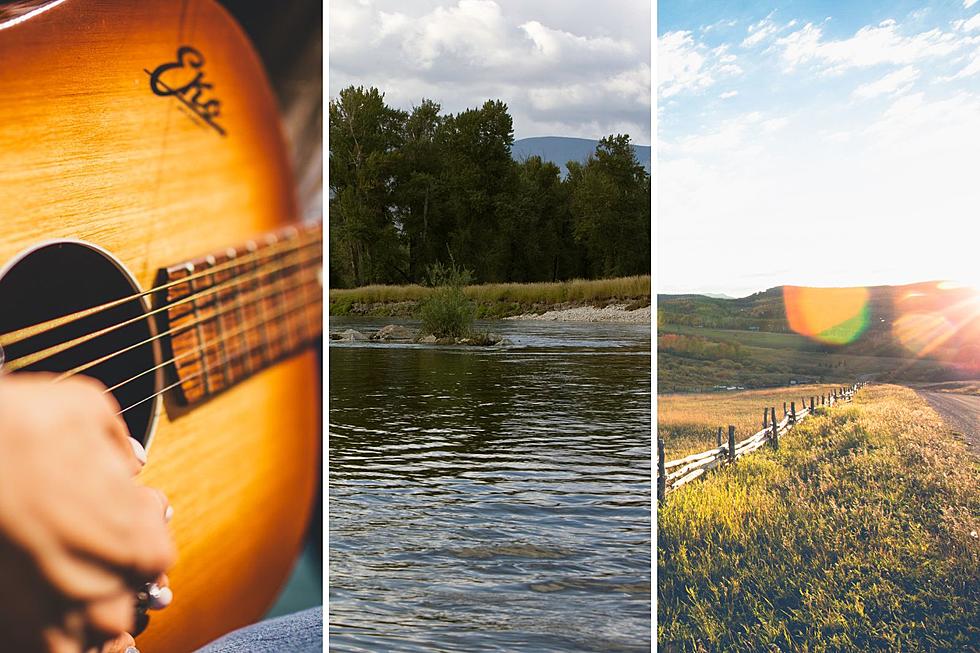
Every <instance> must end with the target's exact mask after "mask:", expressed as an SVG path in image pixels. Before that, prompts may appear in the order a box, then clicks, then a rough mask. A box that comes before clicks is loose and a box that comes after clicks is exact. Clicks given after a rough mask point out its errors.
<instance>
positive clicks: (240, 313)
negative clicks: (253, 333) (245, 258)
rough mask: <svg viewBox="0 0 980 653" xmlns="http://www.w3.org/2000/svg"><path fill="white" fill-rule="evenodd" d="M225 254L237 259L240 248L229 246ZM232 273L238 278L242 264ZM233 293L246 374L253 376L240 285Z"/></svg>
mask: <svg viewBox="0 0 980 653" xmlns="http://www.w3.org/2000/svg"><path fill="white" fill-rule="evenodd" d="M225 256H226V257H227V260H229V261H232V260H237V258H238V250H237V249H235V248H234V247H229V248H228V251H227V252H225ZM230 274H231V277H232V278H236V279H237V278H238V277H239V276H240V274H241V266H240V265H236V266H234V267H233V268H231V272H230ZM232 293H233V297H234V299H233V301H234V303H235V314H236V315H237V317H238V324H239V325H240V326H241V328H240V329H239V331H240V333H239V339H240V340H241V342H242V361H243V364H244V366H245V374H246V375H248V376H251V375H252V374H254V373H255V367H254V365H253V363H252V347H251V344H250V343H249V341H248V329H247V328H245V327H246V326H247V325H248V322H247V321H246V319H245V310H244V309H243V308H242V293H241V288H240V286H238V285H235V286H234V289H233V290H232Z"/></svg>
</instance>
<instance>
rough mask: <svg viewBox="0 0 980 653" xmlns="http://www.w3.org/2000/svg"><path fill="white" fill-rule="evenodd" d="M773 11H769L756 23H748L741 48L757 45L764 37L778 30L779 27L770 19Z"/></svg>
mask: <svg viewBox="0 0 980 653" xmlns="http://www.w3.org/2000/svg"><path fill="white" fill-rule="evenodd" d="M773 13H775V12H770V13H769V15H768V16H766V17H765V18H763V19H762V20H760V21H759V22H758V23H753V24H752V25H749V29H748V32H749V35H748V36H746V37H745V39H744V40H743V41H742V47H743V48H751V47H754V46H756V45H759V44H760V43H762V42H763V41H765V40H766V38H768V37H770V36H772V35H773V34H775V33H776V32H778V31H779V27H777V26H776V23H774V22H773V20H772V15H773Z"/></svg>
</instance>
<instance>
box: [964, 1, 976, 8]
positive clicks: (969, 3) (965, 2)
mask: <svg viewBox="0 0 980 653" xmlns="http://www.w3.org/2000/svg"><path fill="white" fill-rule="evenodd" d="M975 4H977V0H963V8H964V9H969V8H970V7H972V6H973V5H975Z"/></svg>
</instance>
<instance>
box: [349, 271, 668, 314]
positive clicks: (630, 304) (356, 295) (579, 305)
mask: <svg viewBox="0 0 980 653" xmlns="http://www.w3.org/2000/svg"><path fill="white" fill-rule="evenodd" d="M431 292H432V289H431V288H426V287H424V286H418V285H407V286H363V287H361V288H348V289H337V288H334V289H331V290H330V315H334V316H344V315H350V316H361V317H414V316H416V315H417V314H418V309H419V305H420V304H421V302H422V300H424V299H425V298H426V297H427V296H428V295H429V293H431ZM465 292H466V296H467V297H468V298H470V299H471V300H472V301H473V302H474V303H475V304H476V317H477V318H479V319H484V320H492V319H502V318H508V317H517V318H520V319H544V320H561V321H568V320H574V321H587V322H649V321H650V277H649V276H636V277H619V278H616V279H594V280H584V279H576V280H573V281H561V282H555V283H494V284H480V285H474V286H467V287H466V289H465ZM644 309H645V311H644ZM624 318H626V319H624Z"/></svg>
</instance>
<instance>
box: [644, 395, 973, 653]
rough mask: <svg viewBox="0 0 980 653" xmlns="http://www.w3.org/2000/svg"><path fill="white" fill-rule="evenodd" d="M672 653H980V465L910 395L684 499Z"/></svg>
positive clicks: (673, 505)
mask: <svg viewBox="0 0 980 653" xmlns="http://www.w3.org/2000/svg"><path fill="white" fill-rule="evenodd" d="M658 526H659V535H658V540H659V551H658V563H657V564H658V598H659V603H658V639H659V641H660V650H662V651H736V652H738V651H801V652H814V653H815V652H824V651H827V652H830V651H834V652H838V651H840V652H851V651H854V652H857V651H869V650H885V651H937V652H939V651H949V652H953V651H975V650H977V644H978V642H980V540H978V539H977V532H978V531H980V463H978V461H977V460H976V459H975V458H972V457H970V456H969V455H968V454H967V452H966V451H965V449H964V447H963V445H962V444H961V443H959V442H957V441H955V440H954V439H952V438H951V437H949V430H948V428H947V427H946V426H945V425H944V424H943V422H942V421H941V420H940V419H939V417H938V415H936V413H935V412H933V411H932V410H931V409H930V408H928V406H926V405H925V404H924V403H923V402H922V401H920V400H919V399H918V397H917V396H916V395H915V394H914V393H913V392H912V391H910V390H908V389H906V388H899V387H896V386H873V387H868V388H865V389H862V390H861V391H860V392H859V393H858V395H857V396H856V398H855V401H854V403H853V404H849V405H843V406H840V407H838V408H835V409H834V410H833V411H830V412H829V413H827V414H826V415H825V416H819V417H816V418H813V419H808V420H806V421H805V422H802V423H801V424H800V426H799V427H798V428H797V429H794V430H793V431H791V432H790V433H789V434H788V435H787V436H786V437H785V438H783V439H782V440H781V441H780V448H779V450H778V451H772V450H769V449H763V450H760V451H759V452H757V453H755V454H752V455H751V456H748V457H747V458H745V459H744V460H741V461H739V462H738V464H736V465H732V466H729V467H726V468H723V469H722V470H721V471H719V472H717V473H713V474H712V475H711V476H709V477H708V478H707V479H706V480H704V481H703V482H700V483H696V484H693V485H691V486H689V487H686V488H684V489H682V490H679V491H677V492H675V493H673V494H671V495H670V496H669V497H668V498H667V500H666V502H665V503H664V504H663V505H662V506H660V509H659V512H658Z"/></svg>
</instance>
